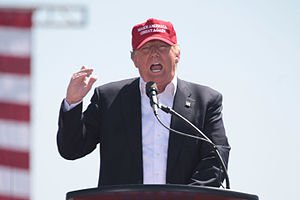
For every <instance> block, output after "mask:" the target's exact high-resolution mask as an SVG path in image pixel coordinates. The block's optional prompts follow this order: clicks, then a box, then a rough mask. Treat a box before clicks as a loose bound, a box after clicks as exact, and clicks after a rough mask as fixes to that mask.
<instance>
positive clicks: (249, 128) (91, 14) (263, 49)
mask: <svg viewBox="0 0 300 200" xmlns="http://www.w3.org/2000/svg"><path fill="white" fill-rule="evenodd" d="M37 4H39V5H40V4H55V5H59V4H64V5H67V4H70V5H74V4H80V5H84V6H86V7H87V9H88V23H87V25H86V26H84V27H81V28H60V29H55V28H42V27H38V26H36V27H34V28H33V32H32V34H33V38H32V39H33V41H32V44H33V49H32V52H33V57H32V58H33V63H32V64H33V65H32V72H33V73H32V126H31V127H32V139H31V142H32V147H31V149H32V161H31V167H32V177H31V180H32V185H31V188H32V199H33V200H40V199H45V200H48V199H49V200H50V199H64V198H65V194H66V192H68V191H72V190H77V189H84V188H91V187H96V186H97V179H98V170H99V157H98V155H99V152H98V149H97V150H96V151H94V152H93V153H92V154H90V155H88V156H86V157H85V158H82V159H80V160H76V161H66V160H64V159H63V158H61V157H60V156H59V155H58V152H57V149H56V141H55V136H56V130H57V117H58V110H59V106H60V103H61V101H62V99H63V98H64V96H65V93H66V87H67V84H68V82H69V80H70V77H71V74H72V73H73V72H75V71H76V70H78V69H79V68H80V67H81V66H82V65H88V66H90V67H93V68H94V69H95V74H96V75H97V76H98V81H97V82H96V83H95V85H100V84H103V83H106V82H110V81H114V80H118V79H122V78H128V77H132V76H138V71H137V70H136V69H135V68H134V66H133V64H132V62H131V60H130V50H131V35H130V34H131V28H132V26H133V25H134V24H136V23H139V22H142V21H144V20H146V19H147V18H150V17H156V18H162V19H165V20H170V21H171V22H173V24H174V26H175V29H176V31H177V35H178V40H179V44H180V47H181V53H182V54H181V61H180V63H179V66H178V75H179V77H180V78H182V79H186V80H190V81H192V82H197V83H200V84H204V85H208V86H211V87H213V88H215V89H217V90H218V91H220V92H221V93H222V94H223V96H224V121H225V125H226V130H227V135H228V137H229V141H230V144H231V146H232V151H231V157H230V161H229V176H230V179H231V187H232V189H233V190H237V191H242V192H247V193H253V194H257V195H259V196H260V199H273V200H279V199H295V197H296V196H299V195H300V192H299V190H298V185H299V184H298V179H299V178H300V174H299V172H298V171H299V168H300V157H299V156H298V155H297V154H296V152H298V147H299V146H300V134H299V130H298V129H299V128H298V125H297V124H298V123H299V119H300V118H299V112H300V106H299V105H300V104H299V102H300V92H299V89H300V88H299V86H300V80H299V75H300V59H299V57H300V49H299V47H300V40H299V35H300V12H299V10H300V3H299V1H296V0H294V1H293V0H285V1H283V0H281V1H280V0H273V1H271V0H263V1H261V0H251V1H250V0H248V1H241V0H227V1H224V0H223V1H221V0H213V1H208V0H207V1H205V0H186V1H160V0H153V1H151V4H150V3H149V2H148V3H146V2H142V3H141V1H137V0H132V1H116V0H111V1H105V2H103V3H102V2H101V1H96V0H91V1H83V0H76V1H70V0H68V1H67V0H65V1H64V2H63V3H61V1H58V0H55V1H54V0H52V1H46V0H44V1H41V0H40V1H37V0H36V1H25V0H23V1H17V0H9V1H3V0H2V1H1V2H0V5H18V6H20V5H26V6H30V5H37ZM90 95H91V94H89V96H88V97H87V98H86V99H85V102H84V103H85V105H87V104H88V102H89V98H90Z"/></svg>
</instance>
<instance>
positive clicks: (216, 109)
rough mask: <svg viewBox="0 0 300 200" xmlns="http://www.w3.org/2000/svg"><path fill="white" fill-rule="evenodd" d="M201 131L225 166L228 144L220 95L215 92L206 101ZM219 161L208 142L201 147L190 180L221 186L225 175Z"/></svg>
mask: <svg viewBox="0 0 300 200" xmlns="http://www.w3.org/2000/svg"><path fill="white" fill-rule="evenodd" d="M203 132H204V133H205V134H206V135H207V136H208V137H209V139H210V140H211V141H212V142H213V143H214V144H215V147H216V149H217V150H218V151H219V154H220V155H221V158H222V160H223V161H224V164H225V167H226V168H227V165H228V158H229V151H230V146H229V144H228V140H227V137H226V134H225V128H224V124H223V119H222V95H221V94H220V93H217V95H215V96H214V98H211V99H210V100H209V101H208V103H207V110H206V113H205V119H204V128H203ZM224 175H225V174H224V170H223V169H222V166H221V163H220V161H219V159H218V157H217V155H216V153H215V151H214V148H213V146H212V145H210V144H209V143H203V144H202V147H201V160H200V162H199V163H198V165H197V167H196V169H195V172H194V173H193V175H192V181H193V182H196V183H197V184H200V185H204V186H213V187H219V186H221V184H222V182H223V180H224V178H225V176H224Z"/></svg>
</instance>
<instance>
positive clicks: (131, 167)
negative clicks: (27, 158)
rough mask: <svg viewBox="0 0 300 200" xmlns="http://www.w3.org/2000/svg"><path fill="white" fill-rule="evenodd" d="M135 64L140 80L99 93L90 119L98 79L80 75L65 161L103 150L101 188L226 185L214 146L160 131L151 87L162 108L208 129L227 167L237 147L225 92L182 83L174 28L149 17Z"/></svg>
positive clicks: (171, 123) (65, 117)
mask: <svg viewBox="0 0 300 200" xmlns="http://www.w3.org/2000/svg"><path fill="white" fill-rule="evenodd" d="M131 59H132V61H133V63H134V65H135V67H136V68H137V69H138V71H139V74H140V77H138V78H132V79H127V80H121V81H117V82H113V83H109V84H105V85H103V86H100V87H97V88H96V89H95V91H94V95H93V97H92V98H91V102H90V104H89V106H88V108H87V109H86V111H85V112H84V113H82V100H83V98H84V96H85V95H86V94H87V93H88V92H89V90H90V88H91V87H92V85H93V83H94V82H95V81H96V78H95V77H94V76H93V75H92V71H93V70H92V69H90V68H87V67H82V68H81V70H80V71H79V72H77V73H74V74H73V76H72V78H71V81H70V83H69V86H68V89H67V96H66V98H65V100H64V101H63V103H62V105H61V110H60V115H59V129H58V134H57V143H58V150H59V152H60V154H61V156H63V157H64V158H66V159H77V158H80V157H83V156H85V155H87V154H89V153H90V152H92V151H93V150H94V149H95V148H96V146H97V144H100V158H101V161H100V175H99V186H101V185H117V184H190V183H193V182H194V180H197V182H198V183H201V184H202V185H207V186H216V187H219V186H220V184H221V182H222V181H223V179H224V174H223V171H222V169H221V168H220V163H219V162H218V159H217V158H216V156H215V153H214V151H213V148H212V147H211V146H210V145H208V143H206V142H203V141H201V140H196V139H193V138H189V137H186V136H182V135H179V134H175V133H173V132H170V131H168V130H167V129H165V128H164V127H163V126H162V125H160V124H159V123H158V121H157V120H156V118H155V116H154V114H153V111H152V108H151V106H150V104H149V98H148V97H147V96H146V94H145V85H146V83H147V82H149V81H153V82H155V83H156V84H157V89H158V93H159V94H158V99H159V101H160V103H162V104H164V105H166V106H169V107H171V108H173V109H174V110H175V111H177V112H178V113H180V114H181V115H183V116H184V117H185V118H187V119H188V120H190V121H191V122H192V123H193V124H194V125H196V126H197V127H198V128H199V129H200V130H202V131H203V132H204V133H205V134H206V136H207V137H208V138H210V140H212V142H214V143H215V144H216V146H217V147H218V149H219V150H220V154H221V155H222V158H223V160H224V161H225V165H227V162H228V156H229V149H230V147H229V144H228V141H227V138H226V135H225V129H224V125H223V121H222V113H221V111H222V96H221V94H220V93H218V92H217V91H215V90H213V89H210V88H208V87H205V86H201V85H198V84H193V83H190V82H186V81H183V80H181V79H179V78H178V77H177V74H176V66H177V63H178V62H179V59H180V49H179V46H178V44H177V38H176V32H175V30H174V27H173V25H172V24H171V23H170V22H167V21H163V20H158V19H148V20H147V21H146V22H143V23H141V24H137V25H135V26H134V27H133V29H132V53H131ZM158 115H159V116H160V118H161V120H162V122H163V123H164V124H165V125H166V126H168V127H170V128H172V129H175V130H177V131H181V132H184V133H188V134H191V135H195V134H197V133H196V132H195V130H194V129H193V128H191V127H190V126H188V125H187V124H186V123H185V122H183V121H182V120H180V119H179V118H177V117H174V116H171V115H170V114H166V113H163V112H162V111H161V110H159V111H158Z"/></svg>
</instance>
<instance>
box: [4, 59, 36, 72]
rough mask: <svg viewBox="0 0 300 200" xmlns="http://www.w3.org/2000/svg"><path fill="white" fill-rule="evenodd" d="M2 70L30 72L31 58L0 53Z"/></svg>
mask: <svg viewBox="0 0 300 200" xmlns="http://www.w3.org/2000/svg"><path fill="white" fill-rule="evenodd" d="M0 72H6V73H15V74H30V58H29V57H28V58H20V57H14V56H3V55H0Z"/></svg>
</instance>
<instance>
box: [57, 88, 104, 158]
mask: <svg viewBox="0 0 300 200" xmlns="http://www.w3.org/2000/svg"><path fill="white" fill-rule="evenodd" d="M98 108H99V106H98V95H97V93H96V92H95V93H94V95H93V97H92V99H91V103H90V104H89V106H88V108H87V110H86V111H85V112H84V113H82V103H80V104H79V105H77V106H76V107H74V108H73V109H71V110H69V111H64V110H63V102H62V104H61V107H60V112H59V120H58V132H57V146H58V151H59V153H60V155H61V156H62V157H63V158H65V159H68V160H74V159H77V158H81V157H83V156H85V155H87V154H89V153H91V152H92V151H93V150H94V149H95V148H96V146H97V144H98V142H99V137H98V135H99V133H98V130H99V129H98V126H99V123H97V121H98V122H99V121H100V119H99V114H98V113H99V111H98Z"/></svg>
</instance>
